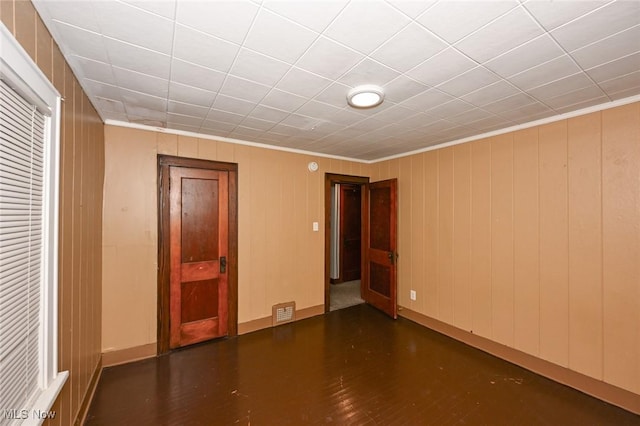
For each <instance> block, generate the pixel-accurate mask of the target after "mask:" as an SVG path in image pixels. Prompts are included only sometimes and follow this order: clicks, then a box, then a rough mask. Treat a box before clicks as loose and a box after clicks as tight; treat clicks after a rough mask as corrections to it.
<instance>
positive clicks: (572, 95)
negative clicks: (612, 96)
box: [545, 84, 606, 110]
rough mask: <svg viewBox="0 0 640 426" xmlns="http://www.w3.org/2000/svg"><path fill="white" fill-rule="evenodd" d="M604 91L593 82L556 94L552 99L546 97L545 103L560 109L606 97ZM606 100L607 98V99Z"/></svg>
mask: <svg viewBox="0 0 640 426" xmlns="http://www.w3.org/2000/svg"><path fill="white" fill-rule="evenodd" d="M604 97H605V95H604V92H603V91H602V89H600V88H599V87H598V86H596V85H594V84H592V85H590V86H587V87H581V88H580V89H578V90H574V91H573V92H569V93H564V94H562V95H560V96H555V97H553V98H551V99H546V100H545V104H547V105H549V106H550V107H551V108H553V109H556V110H557V109H560V108H563V107H567V106H570V105H575V104H578V103H580V104H582V103H584V102H586V101H589V100H592V99H600V98H604ZM605 101H606V99H605Z"/></svg>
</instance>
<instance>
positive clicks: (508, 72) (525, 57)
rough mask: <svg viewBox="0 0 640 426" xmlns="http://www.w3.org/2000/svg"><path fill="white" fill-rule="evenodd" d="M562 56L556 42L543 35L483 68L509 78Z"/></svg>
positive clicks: (561, 51)
mask: <svg viewBox="0 0 640 426" xmlns="http://www.w3.org/2000/svg"><path fill="white" fill-rule="evenodd" d="M563 54H564V52H563V50H562V49H560V47H558V45H557V44H556V42H555V41H553V39H552V38H551V37H549V35H547V34H545V35H542V36H540V37H536V38H535V39H533V40H531V41H529V42H527V43H525V44H523V45H520V46H518V47H516V48H515V49H513V50H511V51H509V52H507V53H505V54H503V55H500V56H498V57H497V58H495V59H492V60H491V61H489V62H487V63H485V64H484V66H485V67H487V68H489V69H490V70H492V71H494V72H496V73H497V74H499V75H501V76H503V77H510V76H512V75H514V74H517V73H520V72H522V71H525V70H527V69H529V68H531V67H535V66H536V65H539V64H541V63H544V62H547V61H550V60H551V59H554V58H557V57H559V56H562V55H563Z"/></svg>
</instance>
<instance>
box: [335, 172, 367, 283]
mask: <svg viewBox="0 0 640 426" xmlns="http://www.w3.org/2000/svg"><path fill="white" fill-rule="evenodd" d="M360 198H361V189H360V185H348V184H342V185H340V279H339V281H340V282H344V281H353V280H359V279H360V265H361V263H362V256H361V242H360V240H361V235H362V226H361V213H360V210H361V209H360Z"/></svg>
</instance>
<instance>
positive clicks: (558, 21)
mask: <svg viewBox="0 0 640 426" xmlns="http://www.w3.org/2000/svg"><path fill="white" fill-rule="evenodd" d="M34 4H35V6H36V8H37V10H38V12H39V13H40V15H41V16H42V18H43V20H44V22H45V24H46V25H47V27H48V28H49V30H50V31H51V33H52V35H53V37H54V39H55V40H56V41H57V43H58V44H59V45H60V48H61V49H62V52H63V54H64V55H65V57H66V59H67V61H68V62H69V64H70V66H71V68H72V69H73V71H74V73H75V74H76V76H77V77H78V79H79V81H80V83H81V84H82V86H83V88H84V89H85V91H86V92H87V94H88V95H89V97H90V99H91V101H92V102H93V104H94V105H95V107H96V108H97V110H98V112H99V114H100V115H101V117H102V118H103V119H104V120H105V121H106V120H115V121H120V122H127V123H137V124H145V125H150V126H154V127H166V128H168V129H175V130H181V131H190V132H197V133H201V134H207V135H215V136H220V137H226V138H233V139H239V140H243V141H249V142H258V143H263V144H269V145H275V146H278V147H285V148H292V149H298V150H305V151H310V152H315V153H320V154H328V155H335V156H341V157H347V158H353V159H359V160H374V159H379V158H384V157H388V156H393V155H397V154H401V153H406V152H411V151H415V150H419V149H422V148H425V147H428V146H433V145H436V144H441V143H445V142H449V141H453V140H458V139H461V138H466V137H470V136H474V135H479V134H483V133H487V132H491V131H495V130H498V129H503V128H508V127H511V126H515V125H518V124H522V123H527V122H531V121H535V120H538V119H542V118H546V117H550V116H555V115H558V114H563V113H566V112H570V111H575V110H579V109H582V108H585V107H589V106H593V105H599V104H604V103H607V102H611V101H615V100H619V99H623V98H627V97H630V96H636V95H638V94H640V1H635V0H634V1H555V2H551V1H533V0H532V1H526V2H519V1H517V0H512V1H411V0H387V1H382V0H368V1H355V0H353V1H348V0H324V1H315V0H297V1H295V0H275V1H272V0H264V1H257V0H256V1H248V0H247V1H243V0H234V1H230V0H229V1H186V0H177V1H176V0H160V1H153V0H149V1H134V0H131V1H129V0H127V1H87V0H85V1H56V0H35V1H34ZM360 84H378V85H381V86H383V87H384V90H385V93H386V98H385V101H384V103H383V104H382V105H380V106H379V107H376V108H373V109H368V110H359V109H354V108H352V107H349V106H348V105H347V103H346V94H347V92H348V91H349V89H350V88H352V87H354V86H357V85H360Z"/></svg>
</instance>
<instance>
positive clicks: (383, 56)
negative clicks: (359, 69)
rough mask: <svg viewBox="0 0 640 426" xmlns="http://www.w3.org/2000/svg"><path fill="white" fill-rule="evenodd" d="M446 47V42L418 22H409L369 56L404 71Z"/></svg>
mask: <svg viewBox="0 0 640 426" xmlns="http://www.w3.org/2000/svg"><path fill="white" fill-rule="evenodd" d="M446 47H447V44H446V43H444V42H442V41H440V40H439V39H438V38H436V37H434V36H433V35H431V34H430V33H429V32H428V31H426V30H425V29H424V28H422V27H421V26H419V25H418V24H416V23H411V24H409V25H408V26H407V27H405V28H404V29H403V30H402V31H400V32H399V33H398V34H396V35H395V36H393V38H391V39H390V40H389V41H388V42H386V43H385V44H383V45H382V46H380V48H378V49H377V50H376V51H375V52H373V53H372V54H371V57H372V58H374V59H376V60H378V61H380V62H382V63H383V64H385V65H387V66H389V67H391V68H393V69H395V70H398V71H401V72H405V71H408V70H410V69H411V68H413V67H415V66H416V65H418V64H419V63H421V62H422V61H424V60H425V59H428V58H430V57H431V56H433V55H435V54H436V53H438V52H440V51H441V50H443V49H445V48H446Z"/></svg>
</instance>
